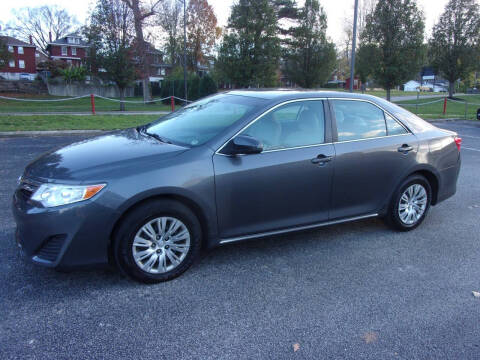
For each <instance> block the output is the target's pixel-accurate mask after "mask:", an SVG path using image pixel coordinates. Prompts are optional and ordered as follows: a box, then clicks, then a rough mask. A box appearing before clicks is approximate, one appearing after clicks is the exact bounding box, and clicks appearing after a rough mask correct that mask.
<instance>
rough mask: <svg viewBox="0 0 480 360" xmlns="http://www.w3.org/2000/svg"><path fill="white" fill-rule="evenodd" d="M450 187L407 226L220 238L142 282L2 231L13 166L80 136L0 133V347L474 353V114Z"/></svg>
mask: <svg viewBox="0 0 480 360" xmlns="http://www.w3.org/2000/svg"><path fill="white" fill-rule="evenodd" d="M440 126H442V127H445V128H448V129H451V130H455V131H457V132H458V133H459V134H460V135H461V136H462V137H463V140H464V145H463V150H462V157H463V164H462V171H461V174H460V179H459V184H458V185H459V186H458V192H457V194H456V196H455V197H453V198H451V199H449V200H447V201H445V202H444V203H442V204H440V205H438V206H436V207H433V208H432V210H431V212H430V214H429V216H428V217H427V219H426V221H425V222H424V223H423V225H422V226H421V227H420V228H418V229H417V230H415V231H413V232H409V233H398V232H393V231H391V230H390V229H388V228H387V227H386V226H385V225H384V224H383V223H382V222H381V221H379V220H375V219H374V220H365V221H360V222H356V223H351V224H343V225H337V226H332V227H327V228H323V229H321V230H315V231H309V232H303V233H301V234H294V235H292V234H289V235H284V236H277V237H273V238H269V239H264V240H258V241H254V242H245V243H237V244H232V245H228V246H225V247H222V248H218V249H215V250H212V251H210V252H207V253H205V254H204V255H203V258H202V259H201V260H200V261H199V262H198V263H197V264H196V265H194V266H193V267H192V268H191V269H190V270H189V271H187V272H186V273H185V274H184V275H183V276H181V277H180V278H178V279H176V280H174V281H171V282H168V283H163V284H158V285H152V286H146V285H140V284H137V283H135V282H133V281H131V280H128V279H125V278H122V277H121V276H120V275H119V274H118V273H116V272H115V271H110V270H93V271H78V272H73V273H58V272H55V271H52V270H49V269H44V268H40V267H37V266H34V265H32V264H30V263H28V262H27V261H26V260H25V259H24V258H23V256H22V255H21V254H20V253H19V250H18V249H17V247H16V245H15V243H14V223H13V219H12V216H11V212H10V199H11V195H12V193H13V190H14V188H15V186H16V179H17V177H18V176H19V175H20V174H21V172H22V170H23V168H24V166H25V165H26V164H27V163H28V162H29V161H31V160H32V159H34V158H35V157H36V156H37V155H38V154H40V153H42V152H44V151H47V150H49V149H51V148H52V147H56V146H60V145H64V144H68V143H70V142H73V141H77V140H80V139H82V137H81V136H49V137H33V138H27V137H19V138H0V164H1V166H0V256H1V260H0V358H1V359H11V358H12V359H13V358H24V359H26V358H39V359H46V358H55V359H74V358H83V359H85V358H90V359H92V358H95V359H100V358H105V359H106V358H111V359H120V358H158V359H183V358H185V359H296V358H298V359H327V358H329V359H331V358H342V359H344V358H345V359H361V358H370V359H478V358H479V357H480V298H476V297H474V296H473V294H472V291H478V292H480V127H479V126H478V124H477V125H474V124H473V123H453V122H450V123H441V125H440Z"/></svg>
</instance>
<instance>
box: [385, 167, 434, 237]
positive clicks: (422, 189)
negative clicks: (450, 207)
mask: <svg viewBox="0 0 480 360" xmlns="http://www.w3.org/2000/svg"><path fill="white" fill-rule="evenodd" d="M431 199H432V189H431V187H430V184H429V182H428V180H427V179H426V178H424V177H423V176H421V175H412V176H410V177H408V178H407V179H406V180H405V181H404V182H403V183H402V184H401V185H400V187H399V188H398V190H397V191H396V192H395V194H394V196H393V198H392V201H391V203H390V206H389V210H388V214H387V216H386V220H387V223H388V224H389V225H390V226H392V227H393V228H395V229H397V230H401V231H409V230H413V229H415V228H416V227H417V226H419V225H420V224H421V223H422V222H423V220H424V219H425V216H426V215H427V212H428V210H429V208H430V203H431Z"/></svg>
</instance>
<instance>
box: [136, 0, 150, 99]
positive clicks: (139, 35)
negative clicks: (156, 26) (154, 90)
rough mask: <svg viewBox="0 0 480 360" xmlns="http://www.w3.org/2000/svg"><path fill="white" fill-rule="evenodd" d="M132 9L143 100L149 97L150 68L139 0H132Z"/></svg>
mask: <svg viewBox="0 0 480 360" xmlns="http://www.w3.org/2000/svg"><path fill="white" fill-rule="evenodd" d="M132 11H133V17H134V23H135V35H136V39H137V55H138V56H139V58H140V67H141V68H142V87H143V101H144V102H146V101H149V100H150V98H151V95H150V88H149V86H148V79H149V75H150V69H149V65H148V61H147V55H146V49H145V40H144V39H143V20H144V17H143V16H142V13H141V10H140V5H139V0H133V1H132Z"/></svg>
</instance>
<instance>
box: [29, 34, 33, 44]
mask: <svg viewBox="0 0 480 360" xmlns="http://www.w3.org/2000/svg"><path fill="white" fill-rule="evenodd" d="M28 39H29V40H30V45H33V39H32V35H29V37H28Z"/></svg>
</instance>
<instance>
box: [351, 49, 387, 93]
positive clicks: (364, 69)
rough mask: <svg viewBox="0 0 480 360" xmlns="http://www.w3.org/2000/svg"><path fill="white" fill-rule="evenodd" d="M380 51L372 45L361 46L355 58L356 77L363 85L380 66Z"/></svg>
mask: <svg viewBox="0 0 480 360" xmlns="http://www.w3.org/2000/svg"><path fill="white" fill-rule="evenodd" d="M380 56H381V54H380V49H379V48H378V47H377V46H375V45H372V44H360V47H359V48H358V50H357V53H356V56H355V75H357V76H358V78H359V79H360V81H361V82H362V83H363V84H366V82H367V80H368V78H369V77H370V76H372V75H373V73H374V70H375V69H376V68H377V67H378V66H380V64H379V62H378V59H379V58H380Z"/></svg>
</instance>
